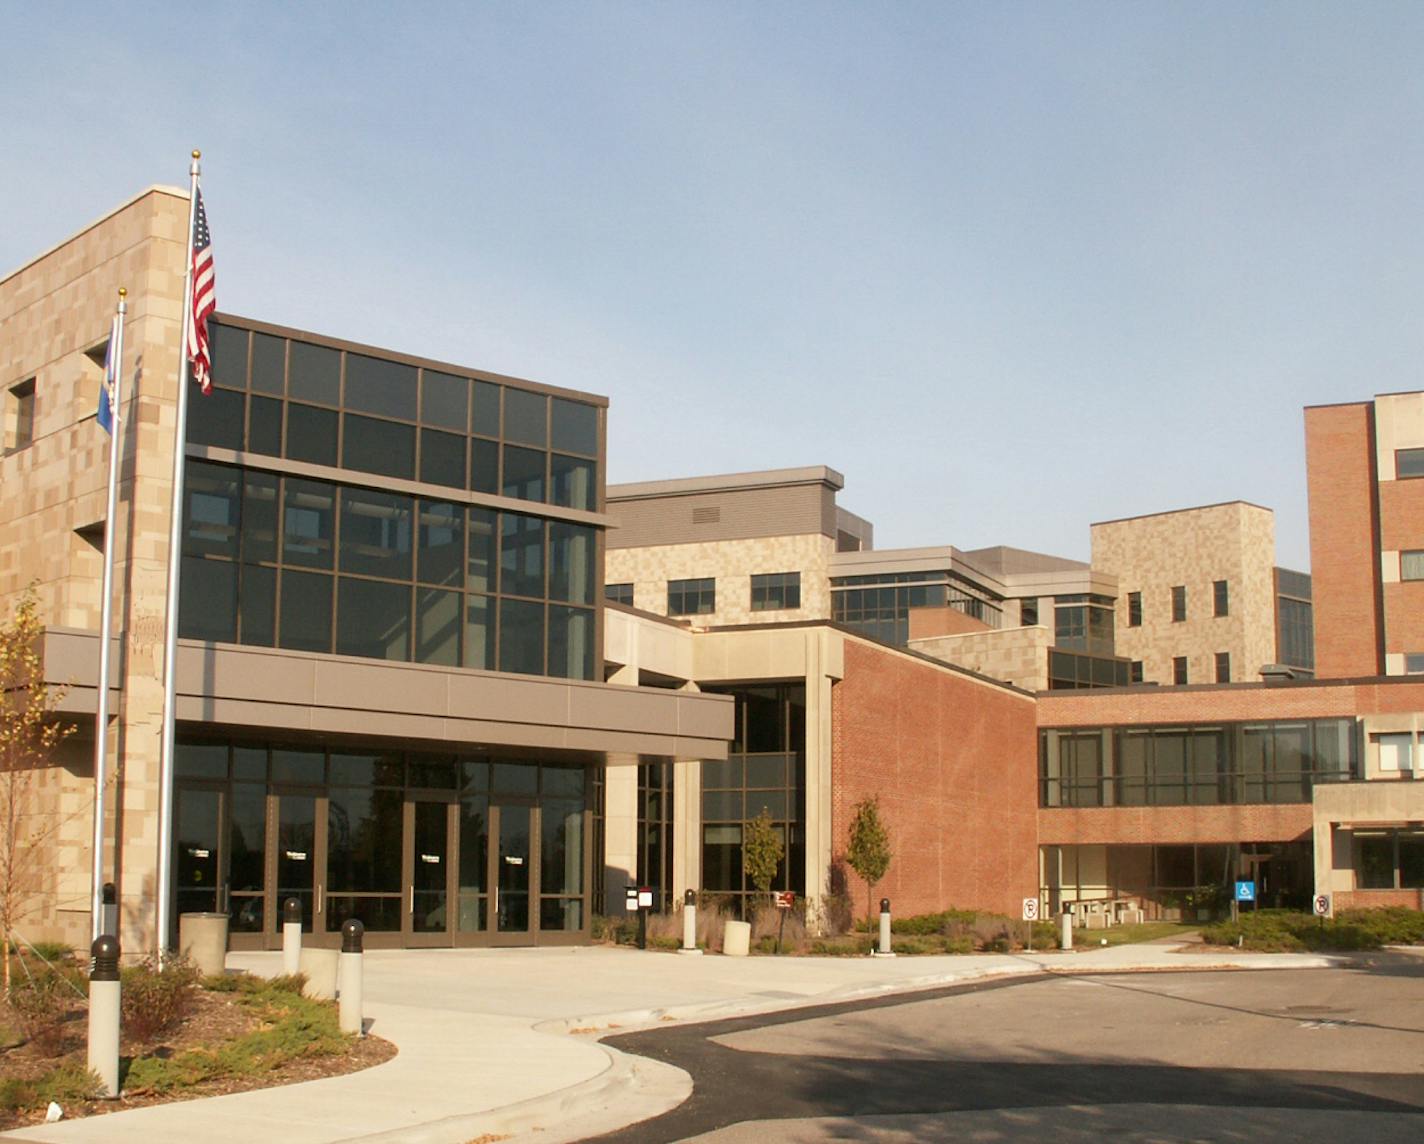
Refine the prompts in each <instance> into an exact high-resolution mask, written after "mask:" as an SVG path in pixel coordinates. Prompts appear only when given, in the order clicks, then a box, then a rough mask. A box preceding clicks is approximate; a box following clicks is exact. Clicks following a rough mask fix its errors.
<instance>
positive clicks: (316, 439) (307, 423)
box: [287, 404, 336, 465]
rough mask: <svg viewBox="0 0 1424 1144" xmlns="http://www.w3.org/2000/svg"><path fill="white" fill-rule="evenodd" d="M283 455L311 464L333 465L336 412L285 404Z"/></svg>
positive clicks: (334, 457)
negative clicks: (285, 446)
mask: <svg viewBox="0 0 1424 1144" xmlns="http://www.w3.org/2000/svg"><path fill="white" fill-rule="evenodd" d="M287 456H288V457H289V458H290V459H291V460H293V461H308V462H310V463H311V464H313V465H335V464H336V413H335V412H334V411H333V410H330V409H316V408H314V407H313V406H310V405H295V404H291V405H288V406H287Z"/></svg>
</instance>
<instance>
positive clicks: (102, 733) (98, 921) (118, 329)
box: [89, 286, 129, 941]
mask: <svg viewBox="0 0 1424 1144" xmlns="http://www.w3.org/2000/svg"><path fill="white" fill-rule="evenodd" d="M128 309H129V304H128V291H127V290H125V289H124V288H123V287H122V286H120V287H119V309H118V313H117V314H116V315H115V316H114V328H113V335H112V337H111V338H110V339H109V353H110V355H111V357H110V361H111V362H112V365H113V370H114V387H113V389H108V384H107V383H108V380H109V379H108V378H107V377H106V378H105V379H104V381H105V389H106V390H107V398H108V401H109V496H108V501H107V507H106V508H105V511H104V587H103V589H102V591H103V594H104V595H103V603H102V604H101V606H100V611H99V712H98V715H96V716H95V721H94V861H93V874H92V877H93V883H94V885H93V892H92V893H91V894H90V896H89V917H90V925H89V929H90V940H91V941H94V940H97V939H98V938H99V936H100V934H102V933H103V930H104V920H103V919H104V786H105V784H106V783H107V781H108V773H107V772H108V765H107V764H108V759H109V628H110V626H111V624H112V623H113V597H114V534H115V530H114V517H115V515H116V513H117V511H118V510H117V507H116V506H117V504H118V500H119V434H120V432H121V431H122V428H123V421H122V420H121V419H120V414H119V404H120V401H121V399H122V397H123V379H124V316H125V315H126V314H127V313H128ZM115 936H117V935H115Z"/></svg>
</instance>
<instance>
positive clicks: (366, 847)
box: [175, 735, 591, 947]
mask: <svg viewBox="0 0 1424 1144" xmlns="http://www.w3.org/2000/svg"><path fill="white" fill-rule="evenodd" d="M176 764H177V780H178V787H177V790H178V797H177V812H176V816H175V819H176V843H175V850H176V853H175V859H176V864H175V875H176V877H175V880H176V884H177V887H178V889H177V909H178V912H180V913H182V912H189V911H212V910H217V911H220V912H225V913H227V914H228V915H229V919H230V921H229V925H230V930H231V932H232V933H233V934H234V935H238V940H239V943H240V944H241V943H243V941H244V939H243V938H242V936H241V935H248V938H247V939H245V940H246V944H248V945H256V946H259V947H260V946H261V945H263V944H266V945H271V944H272V943H273V942H274V941H276V940H277V939H278V938H279V937H280V930H281V917H280V914H281V903H282V902H283V901H284V900H286V899H287V898H288V897H295V898H297V900H298V901H299V902H301V904H302V913H303V924H304V927H305V929H306V930H307V931H308V932H317V933H327V934H333V935H334V934H335V933H336V932H337V931H338V930H339V928H340V925H341V923H342V922H344V921H345V920H347V919H348V918H358V919H359V920H360V921H361V922H362V923H363V924H364V925H365V927H366V929H367V931H368V933H370V934H372V935H373V936H374V937H375V938H376V939H377V940H378V943H384V944H408V945H440V944H445V945H448V944H485V943H488V941H489V940H496V941H498V940H500V939H502V938H503V939H509V940H511V941H515V942H527V941H530V940H535V938H534V936H533V935H537V934H545V935H569V934H579V933H582V932H584V931H585V930H586V918H587V885H586V881H587V879H586V874H585V872H586V870H587V868H588V863H589V861H590V856H589V848H588V837H587V836H588V826H589V818H590V815H591V808H590V805H589V794H590V791H591V784H590V783H589V781H588V780H589V769H588V768H587V767H585V766H584V765H582V764H578V763H559V762H551V761H529V760H520V759H504V758H496V759H491V758H488V757H482V758H468V757H464V758H462V757H456V756H450V755H435V754H425V753H418V752H401V751H390V750H382V749H375V748H371V749H368V748H363V747H359V746H357V747H330V748H328V747H322V746H305V745H287V746H284V745H278V744H257V743H252V744H247V743H235V742H224V741H215V740H207V739H194V738H190V737H188V736H186V735H185V736H182V737H180V740H179V744H178V750H177V755H176Z"/></svg>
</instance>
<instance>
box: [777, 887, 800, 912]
mask: <svg viewBox="0 0 1424 1144" xmlns="http://www.w3.org/2000/svg"><path fill="white" fill-rule="evenodd" d="M795 904H796V894H795V892H794V891H792V890H777V891H776V908H777V909H778V910H789V909H791V907H792V906H794V905H795Z"/></svg>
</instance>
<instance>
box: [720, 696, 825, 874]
mask: <svg viewBox="0 0 1424 1144" xmlns="http://www.w3.org/2000/svg"><path fill="white" fill-rule="evenodd" d="M703 690H705V691H709V692H713V693H716V694H722V695H732V696H734V697H735V698H736V701H737V704H736V724H735V727H736V733H735V735H734V737H733V740H732V748H731V751H730V752H729V753H728V756H727V759H726V761H725V762H722V761H705V762H703V764H702V887H703V889H705V890H709V891H713V892H715V893H723V894H729V895H734V896H736V897H737V898H739V899H740V898H742V897H744V896H745V895H746V894H748V893H750V892H752V891H753V890H754V889H755V887H753V886H752V885H751V884H750V883H749V882H748V880H747V877H746V871H745V868H744V866H743V863H742V840H743V837H744V831H745V826H746V823H747V822H749V821H750V820H751V819H753V818H756V817H757V816H758V815H759V814H761V812H762V811H763V810H765V811H766V812H767V813H768V815H769V816H770V818H771V821H772V824H773V826H774V827H775V828H776V830H777V831H779V832H780V834H781V837H782V841H783V856H782V860H781V864H780V866H778V868H777V871H776V877H775V879H774V880H773V883H772V889H775V890H794V891H795V892H796V893H797V894H804V893H805V892H806V844H805V833H804V828H803V823H804V822H805V816H806V688H805V685H804V684H800V683H784V684H771V685H766V686H760V687H734V688H715V687H708V688H704V689H703Z"/></svg>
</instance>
